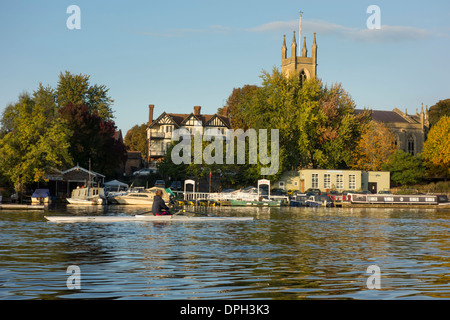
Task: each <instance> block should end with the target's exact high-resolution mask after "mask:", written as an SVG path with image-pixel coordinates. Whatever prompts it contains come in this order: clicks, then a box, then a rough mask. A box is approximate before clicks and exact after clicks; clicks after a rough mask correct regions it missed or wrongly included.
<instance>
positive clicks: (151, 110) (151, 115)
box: [148, 104, 155, 125]
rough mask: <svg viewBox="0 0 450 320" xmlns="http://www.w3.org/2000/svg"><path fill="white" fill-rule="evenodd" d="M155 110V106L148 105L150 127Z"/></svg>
mask: <svg viewBox="0 0 450 320" xmlns="http://www.w3.org/2000/svg"><path fill="white" fill-rule="evenodd" d="M154 108H155V105H154V104H149V105H148V124H149V125H150V124H151V123H152V122H153V109H154Z"/></svg>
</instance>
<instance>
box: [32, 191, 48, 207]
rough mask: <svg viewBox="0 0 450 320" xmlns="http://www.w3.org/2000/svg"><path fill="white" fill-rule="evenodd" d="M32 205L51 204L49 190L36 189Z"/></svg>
mask: <svg viewBox="0 0 450 320" xmlns="http://www.w3.org/2000/svg"><path fill="white" fill-rule="evenodd" d="M31 203H32V204H50V203H51V199H50V190H49V189H36V190H35V191H34V192H33V194H32V195H31Z"/></svg>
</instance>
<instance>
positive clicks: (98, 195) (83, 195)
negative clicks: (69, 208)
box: [66, 187, 106, 205]
mask: <svg viewBox="0 0 450 320" xmlns="http://www.w3.org/2000/svg"><path fill="white" fill-rule="evenodd" d="M66 200H67V202H69V204H74V205H101V204H105V203H106V197H105V191H104V189H103V188H98V187H88V188H76V189H74V190H72V196H71V197H70V198H67V199H66Z"/></svg>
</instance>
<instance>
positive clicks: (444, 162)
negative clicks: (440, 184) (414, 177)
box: [423, 116, 450, 179]
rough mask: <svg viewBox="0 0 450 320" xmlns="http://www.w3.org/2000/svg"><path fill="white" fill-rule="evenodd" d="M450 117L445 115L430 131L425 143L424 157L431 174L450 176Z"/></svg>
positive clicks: (443, 176) (446, 177)
mask: <svg viewBox="0 0 450 320" xmlns="http://www.w3.org/2000/svg"><path fill="white" fill-rule="evenodd" d="M449 141H450V117H448V116H443V117H442V118H441V119H440V120H439V121H438V122H437V123H436V124H435V125H434V126H433V127H431V129H430V132H429V133H428V138H427V141H425V143H424V145H423V157H424V159H425V164H426V166H427V167H428V170H429V174H430V175H433V176H440V177H442V178H445V179H448V178H449V177H450V142H449Z"/></svg>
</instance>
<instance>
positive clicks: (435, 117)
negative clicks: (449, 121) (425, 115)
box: [429, 99, 450, 126]
mask: <svg viewBox="0 0 450 320" xmlns="http://www.w3.org/2000/svg"><path fill="white" fill-rule="evenodd" d="M429 116H430V126H434V125H435V124H436V123H437V122H438V121H439V120H440V119H441V118H442V117H443V116H447V117H450V99H445V100H440V101H439V102H437V103H436V104H435V105H434V106H432V107H430V110H429Z"/></svg>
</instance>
